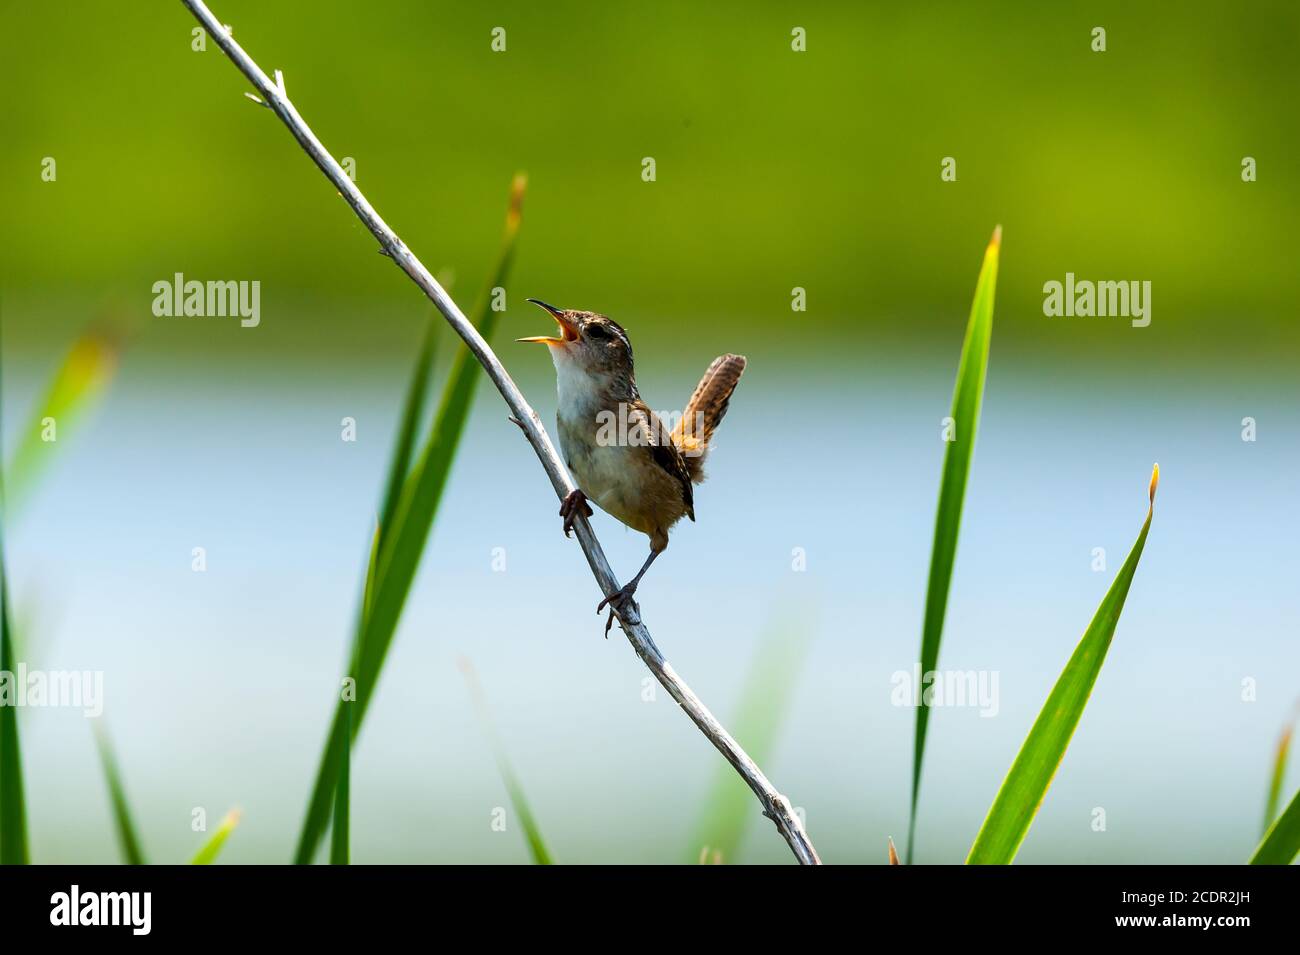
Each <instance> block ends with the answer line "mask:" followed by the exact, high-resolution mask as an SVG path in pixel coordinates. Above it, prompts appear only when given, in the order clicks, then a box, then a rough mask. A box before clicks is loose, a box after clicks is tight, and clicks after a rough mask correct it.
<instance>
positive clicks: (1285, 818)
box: [1250, 791, 1300, 865]
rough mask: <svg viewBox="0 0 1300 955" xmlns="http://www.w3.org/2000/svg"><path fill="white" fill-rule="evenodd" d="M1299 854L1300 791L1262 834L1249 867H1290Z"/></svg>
mask: <svg viewBox="0 0 1300 955" xmlns="http://www.w3.org/2000/svg"><path fill="white" fill-rule="evenodd" d="M1297 853H1300V791H1297V792H1296V794H1295V795H1294V796H1292V797H1291V803H1290V805H1288V806H1287V807H1286V809H1285V811H1283V813H1282V815H1280V816H1278V817H1277V818H1276V819H1274V820H1273V824H1272V825H1271V826H1269V827H1268V831H1267V832H1265V833H1264V838H1263V839H1261V840H1260V843H1259V846H1258V847H1257V848H1256V849H1255V854H1254V855H1253V856H1251V857H1250V864H1251V865H1290V864H1291V863H1292V862H1293V861H1295V857H1296V854H1297Z"/></svg>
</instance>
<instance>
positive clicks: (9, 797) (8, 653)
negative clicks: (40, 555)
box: [0, 544, 31, 865]
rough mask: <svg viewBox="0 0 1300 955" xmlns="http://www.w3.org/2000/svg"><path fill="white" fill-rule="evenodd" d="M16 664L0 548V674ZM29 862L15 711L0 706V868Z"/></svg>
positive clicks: (16, 714)
mask: <svg viewBox="0 0 1300 955" xmlns="http://www.w3.org/2000/svg"><path fill="white" fill-rule="evenodd" d="M16 663H17V661H15V660H14V645H13V634H12V633H10V631H9V585H8V582H7V581H6V579H5V564H4V556H3V545H2V544H0V672H2V673H13V672H14V671H15V670H16V668H17V667H16ZM30 861H31V859H30V858H29V856H28V853H27V799H26V796H25V795H24V791H23V758H22V750H21V748H20V747H19V744H18V707H17V706H0V865H26V864H27V863H28V862H30Z"/></svg>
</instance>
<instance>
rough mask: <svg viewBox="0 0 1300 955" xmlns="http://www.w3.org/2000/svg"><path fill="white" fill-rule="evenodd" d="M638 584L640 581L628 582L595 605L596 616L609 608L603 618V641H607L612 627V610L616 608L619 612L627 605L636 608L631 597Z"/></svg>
mask: <svg viewBox="0 0 1300 955" xmlns="http://www.w3.org/2000/svg"><path fill="white" fill-rule="evenodd" d="M639 583H640V580H630V581H628V582H627V583H626V584H624V585H623V586H622V587H620V588H619V589H618V590H616V591H614V592H613V593H612V594H610V595H609V596H608V597H606V598H605V599H604V600H602V601H601V602H600V603H598V604H597V605H596V613H597V614H599V613H600V612H601V611H602V610H604V609H605V608H606V607H609V616H608V617H606V618H605V639H606V640H608V639H609V629H610V627H612V626H614V608H615V607H617V608H618V609H619V610H620V611H621V610H623V609H625V608H626V607H627V606H628V605H629V604H630V605H631V606H632V607H636V601H635V600H633V599H632V595H633V594H635V593H636V585H637V584H639Z"/></svg>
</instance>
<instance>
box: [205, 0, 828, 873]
mask: <svg viewBox="0 0 1300 955" xmlns="http://www.w3.org/2000/svg"><path fill="white" fill-rule="evenodd" d="M181 2H182V3H184V4H185V6H186V7H188V8H189V10H190V12H191V13H193V14H194V16H195V17H196V18H197V19H198V21H199V23H201V24H202V25H203V28H204V29H205V30H207V32H208V35H209V36H211V37H212V39H213V40H214V41H216V43H217V45H218V46H219V47H221V50H222V52H223V53H225V54H226V56H228V57H229V58H230V60H231V62H233V63H234V64H235V66H237V67H238V68H239V71H240V72H241V73H243V74H244V76H246V77H248V81H249V82H250V83H252V84H253V88H254V89H256V90H257V92H258V94H259V95H260V97H261V101H262V105H264V106H267V107H269V108H270V109H271V110H273V111H274V112H275V114H276V115H277V116H279V117H280V119H281V120H283V121H284V124H285V125H286V126H288V127H289V131H290V132H292V133H293V135H294V138H295V139H297V140H298V143H299V144H300V145H301V146H302V148H303V149H304V150H305V151H306V153H307V155H308V156H310V157H311V158H312V161H313V162H315V163H316V165H317V166H319V167H320V170H321V172H323V173H325V176H326V178H327V179H329V181H330V182H332V183H333V184H334V188H335V189H337V190H338V191H339V193H340V194H341V195H342V196H343V199H344V200H345V201H346V202H347V204H348V205H349V206H351V207H352V211H353V212H355V213H356V214H357V216H358V218H360V219H361V221H362V222H363V223H364V224H365V226H366V228H367V229H369V230H370V231H371V232H372V233H373V234H374V236H375V238H376V239H378V240H379V243H380V245H381V246H382V247H383V251H384V253H385V254H386V255H387V256H388V257H389V258H391V259H392V260H393V261H394V262H396V263H397V265H398V267H399V268H401V270H402V271H403V272H405V273H406V274H407V275H408V276H409V277H410V279H411V281H413V282H414V283H415V284H416V285H418V286H419V287H420V288H421V289H422V290H423V291H424V294H425V295H427V296H428V297H429V298H430V300H432V302H433V304H434V305H435V306H437V309H438V311H439V312H441V313H442V316H443V317H444V318H445V319H446V320H447V322H448V324H450V325H451V327H452V328H453V329H455V331H456V334H458V335H459V336H460V337H461V338H463V339H464V340H465V344H466V345H468V346H469V349H470V351H471V352H473V353H474V357H475V358H477V359H478V360H479V363H480V364H481V365H482V366H483V369H484V371H486V372H487V375H488V377H489V378H491V379H492V383H493V384H494V385H496V387H497V391H499V392H501V397H502V398H504V399H505V401H506V404H507V405H508V406H509V407H510V411H511V414H512V415H513V416H514V418H515V420H516V421H517V422H518V423H519V426H520V428H521V429H522V430H523V432H524V435H525V436H526V437H527V438H528V443H529V444H531V445H532V446H533V450H534V451H535V452H537V457H538V460H540V461H541V462H542V467H543V468H544V469H545V471H546V474H547V476H548V477H549V478H550V479H551V484H552V486H554V488H555V493H556V494H557V495H559V497H560V499H561V500H563V499H564V498H565V497H566V496H567V495H568V493H569V492H570V491H572V490H573V489H574V485H573V482H572V480H571V479H570V478H569V474H568V472H567V471H566V470H565V469H564V465H563V464H562V463H561V462H560V458H559V456H558V455H557V454H556V453H555V448H554V446H553V445H552V444H551V439H550V437H549V436H548V435H547V433H546V429H545V428H544V427H542V422H541V419H540V418H538V417H537V412H536V411H534V410H533V409H532V407H531V406H529V404H528V402H527V401H526V400H525V399H524V396H523V393H522V392H520V390H519V389H518V388H517V387H516V386H515V383H514V382H513V381H512V380H511V378H510V375H509V373H507V372H506V370H505V367H504V366H502V364H501V362H500V360H499V359H498V358H497V356H496V355H495V354H494V353H493V351H492V349H491V348H490V347H489V346H488V343H487V342H486V341H484V339H483V336H481V335H480V334H479V333H478V331H477V329H475V328H474V326H473V325H472V324H471V323H470V321H469V319H467V318H466V317H465V315H464V313H463V312H462V311H461V310H460V308H459V307H458V306H457V305H456V303H455V302H453V301H452V299H451V296H450V295H448V294H447V293H446V291H444V290H443V287H442V286H441V285H439V284H438V282H437V280H436V279H434V277H433V276H432V275H431V274H429V270H428V269H426V268H425V267H424V265H423V264H421V262H420V260H419V259H417V258H416V257H415V255H414V253H412V252H411V250H410V249H408V248H407V247H406V245H405V244H404V243H403V242H402V240H401V239H399V238H398V237H397V233H395V232H394V231H393V230H392V229H390V228H389V227H388V224H387V223H385V222H384V220H383V219H381V218H380V217H379V213H378V212H376V211H375V210H374V207H373V206H371V205H370V203H369V202H368V201H366V197H365V196H363V195H362V194H361V193H360V192H359V191H358V190H357V187H356V185H354V184H353V182H352V180H351V179H349V178H348V175H347V173H345V172H344V171H343V167H342V166H340V165H339V164H338V162H336V161H335V159H334V157H333V156H331V155H330V154H329V152H328V151H326V149H325V147H324V146H322V145H321V142H320V140H319V139H317V138H316V134H315V133H313V132H312V131H311V128H310V127H308V125H307V123H306V122H305V121H304V120H303V118H302V117H301V116H299V115H298V111H297V110H296V109H295V108H294V106H293V103H291V102H290V101H289V95H288V92H287V91H286V89H285V84H284V76H283V75H282V74H281V73H280V71H279V70H276V71H275V81H274V82H272V81H271V79H270V78H269V77H268V76H267V75H266V74H265V73H264V72H262V68H261V67H259V66H258V65H257V64H256V63H254V62H253V60H252V58H251V57H250V56H249V55H248V54H247V53H245V52H244V50H243V48H241V47H240V45H239V44H238V43H236V42H235V40H234V38H233V37H231V36H230V34H228V33H227V32H226V30H225V28H224V27H223V26H222V25H221V23H220V22H219V21H218V20H217V18H216V17H214V16H213V15H212V12H211V11H210V10H209V9H208V8H207V6H206V5H205V4H204V3H203V2H202V0H181ZM253 98H254V99H256V97H253ZM574 529H575V530H576V531H577V537H578V543H579V544H580V545H581V546H582V552H583V553H584V554H585V555H586V557H587V563H588V565H590V567H591V572H592V574H593V575H595V578H596V582H597V583H598V584H599V585H600V589H601V592H602V593H604V594H607V595H608V594H611V593H613V592H614V591H616V590H617V589H618V582H617V581H616V580H615V579H614V573H613V571H612V570H610V567H609V563H608V561H606V560H605V554H604V552H603V551H602V550H601V547H600V543H599V541H597V540H596V535H595V534H593V533H592V530H591V525H590V524H588V523H587V521H586V519H585V518H583V517H582V516H581V515H579V516H578V520H577V521H576V522H575V525H574ZM618 616H619V623H620V624H621V625H622V628H623V632H624V633H626V634H627V638H628V641H629V642H630V643H631V644H632V648H633V649H634V650H635V651H636V653H637V656H639V657H640V658H641V659H642V660H643V661H644V662H645V665H646V666H647V667H649V668H650V672H651V673H653V674H654V676H655V679H657V680H658V681H659V682H660V683H661V684H663V687H664V689H666V690H667V691H668V693H669V694H670V695H671V696H672V698H673V699H674V700H676V701H677V703H678V704H679V705H680V706H681V708H682V709H683V710H685V711H686V715H687V716H689V717H690V718H691V720H692V721H694V723H695V725H696V726H698V727H699V728H700V732H702V733H703V734H704V735H705V736H707V737H708V738H709V741H710V742H711V743H713V745H714V746H716V747H717V748H718V751H719V752H720V753H722V755H723V756H724V757H725V758H726V760H727V762H729V763H731V765H732V766H734V767H735V769H736V772H738V773H739V774H740V775H741V777H742V778H743V779H744V780H745V782H746V783H747V784H748V785H749V788H750V789H752V790H753V791H754V794H755V795H756V796H757V797H758V800H759V802H760V803H762V805H763V814H764V815H766V816H767V817H768V818H770V819H771V820H772V821H773V822H774V823H776V828H777V829H778V830H779V831H780V833H781V835H782V836H783V837H784V838H785V841H786V842H788V843H789V844H790V849H791V850H792V851H793V852H794V854H795V857H796V858H797V859H798V860H799V861H800V862H801V863H803V864H805V865H815V864H819V863H820V861H821V860H820V859H819V858H818V857H817V850H815V849H814V848H813V845H812V843H811V842H810V841H809V839H808V835H807V833H806V832H804V828H803V824H802V823H801V822H800V821H799V817H798V816H796V815H795V813H794V810H793V808H792V807H791V805H790V801H789V800H788V799H786V798H785V796H782V795H781V794H780V793H779V792H777V791H776V788H775V787H774V786H773V785H772V784H771V782H769V781H768V778H767V777H766V776H764V775H763V771H762V770H761V769H759V768H758V766H757V765H756V764H755V763H754V761H753V760H752V759H750V758H749V756H748V755H747V754H746V753H745V751H744V750H743V749H741V748H740V744H738V743H737V742H736V741H735V740H734V739H732V738H731V734H730V733H728V732H727V731H726V730H725V729H723V727H722V724H721V723H719V722H718V721H717V720H716V719H715V718H714V716H713V714H712V713H710V712H709V709H708V707H706V706H705V705H704V704H703V703H702V702H701V701H700V699H699V697H697V696H696V695H695V694H694V693H693V692H692V691H691V688H690V687H689V686H687V685H686V684H685V683H684V682H683V681H682V680H681V678H680V677H678V676H677V674H676V673H675V672H674V671H673V668H672V667H671V666H670V665H669V663H668V661H667V660H665V659H664V656H663V654H662V653H660V652H659V648H658V647H657V646H655V643H654V641H653V640H652V639H651V638H650V631H649V630H647V629H646V627H645V624H643V623H642V622H641V617H640V615H639V614H638V613H637V611H636V609H635V607H634V606H633V605H632V604H631V602H630V601H629V602H628V607H627V609H625V610H622V611H619V613H618Z"/></svg>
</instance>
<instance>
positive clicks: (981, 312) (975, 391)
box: [907, 226, 1002, 863]
mask: <svg viewBox="0 0 1300 955" xmlns="http://www.w3.org/2000/svg"><path fill="white" fill-rule="evenodd" d="M1001 246H1002V227H1001V226H998V227H997V228H996V229H994V230H993V238H992V240H991V241H990V242H989V245H988V248H987V249H986V250H985V251H984V264H983V265H982V266H981V267H980V274H979V279H978V280H977V281H976V283H975V301H974V302H972V303H971V309H970V318H969V320H968V321H967V322H966V339H965V341H964V342H963V343H962V348H961V361H960V362H959V364H958V365H957V383H956V385H955V386H954V387H953V393H952V425H951V426H952V428H953V432H952V436H951V440H949V441H948V444H947V447H946V449H945V450H944V454H943V476H942V478H941V480H940V483H939V506H938V509H937V510H936V512H935V518H934V544H933V546H932V548H931V551H930V578H929V583H928V584H927V585H926V591H925V621H924V623H923V624H922V627H921V674H922V676H923V677H924V675H925V674H926V673H929V672H931V671H933V670H934V669H935V667H936V666H937V664H938V662H939V642H940V640H941V639H942V637H943V618H944V614H945V612H946V611H947V609H948V587H949V584H951V583H952V567H953V560H954V558H955V557H956V554H957V531H958V529H959V528H960V525H961V509H962V501H963V499H964V498H965V496H966V478H967V476H968V475H969V473H970V461H971V455H972V453H973V452H974V450H975V433H976V431H977V430H978V428H979V420H980V405H981V403H982V402H983V400H984V378H985V375H986V373H987V370H988V364H989V342H990V340H991V339H992V337H993V298H994V292H995V291H996V289H997V282H998V255H999V252H1000V249H1001ZM929 721H930V708H929V707H928V706H927V705H926V704H925V701H924V697H923V695H922V698H921V699H919V700H918V701H917V707H916V739H915V746H914V750H913V753H912V804H911V811H910V814H909V817H908V824H907V861H908V862H909V863H910V862H911V861H912V855H913V852H914V850H915V848H916V807H917V799H918V798H919V797H920V794H921V763H922V760H923V759H924V757H925V732H926V727H927V725H928V724H929Z"/></svg>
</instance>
